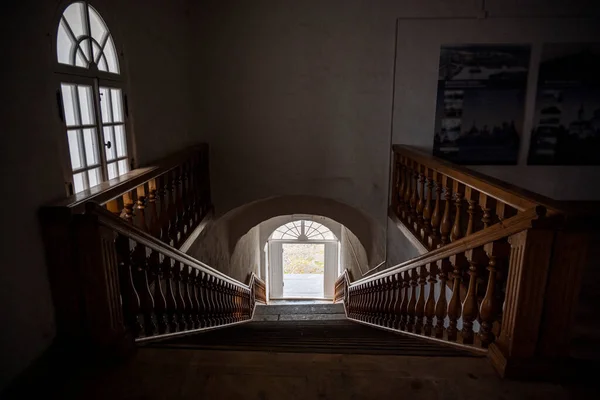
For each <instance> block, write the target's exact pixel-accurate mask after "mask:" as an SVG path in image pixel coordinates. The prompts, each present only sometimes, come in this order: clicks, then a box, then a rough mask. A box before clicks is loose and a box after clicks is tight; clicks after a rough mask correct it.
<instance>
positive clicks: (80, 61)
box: [75, 50, 88, 68]
mask: <svg viewBox="0 0 600 400" xmlns="http://www.w3.org/2000/svg"><path fill="white" fill-rule="evenodd" d="M75 65H76V66H78V67H83V68H87V67H88V63H87V60H86V59H85V58H84V57H83V55H82V53H81V50H78V51H77V54H76V56H75Z"/></svg>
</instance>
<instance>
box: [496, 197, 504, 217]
mask: <svg viewBox="0 0 600 400" xmlns="http://www.w3.org/2000/svg"><path fill="white" fill-rule="evenodd" d="M505 212H506V204H504V203H502V202H501V201H497V202H496V218H498V222H502V221H504V219H505V215H504V213H505Z"/></svg>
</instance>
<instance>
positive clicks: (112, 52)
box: [104, 36, 119, 74]
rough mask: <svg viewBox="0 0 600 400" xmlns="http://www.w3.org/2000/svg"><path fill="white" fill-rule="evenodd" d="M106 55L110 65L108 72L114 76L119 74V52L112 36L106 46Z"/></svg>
mask: <svg viewBox="0 0 600 400" xmlns="http://www.w3.org/2000/svg"><path fill="white" fill-rule="evenodd" d="M104 54H105V55H106V62H107V63H108V71H109V72H112V73H114V74H118V73H119V60H118V59H117V50H116V49H115V44H114V42H113V40H112V36H109V37H108V42H106V46H104Z"/></svg>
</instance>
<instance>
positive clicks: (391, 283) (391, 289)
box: [385, 275, 397, 328]
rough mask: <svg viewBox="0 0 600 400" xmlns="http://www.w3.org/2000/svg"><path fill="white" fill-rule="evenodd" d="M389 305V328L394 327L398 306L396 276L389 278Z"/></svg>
mask: <svg viewBox="0 0 600 400" xmlns="http://www.w3.org/2000/svg"><path fill="white" fill-rule="evenodd" d="M387 279H388V304H387V307H386V308H387V320H386V325H385V326H387V327H388V328H393V327H394V319H395V314H394V307H395V305H396V294H397V292H396V286H395V285H396V284H395V282H394V276H393V275H392V276H389V277H388V278H387Z"/></svg>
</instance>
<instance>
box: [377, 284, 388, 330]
mask: <svg viewBox="0 0 600 400" xmlns="http://www.w3.org/2000/svg"><path fill="white" fill-rule="evenodd" d="M378 288H379V298H380V299H381V302H380V303H379V325H381V326H386V324H387V317H388V314H387V305H388V302H389V291H388V289H389V288H388V282H387V277H384V278H382V279H381V280H379V285H378Z"/></svg>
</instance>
